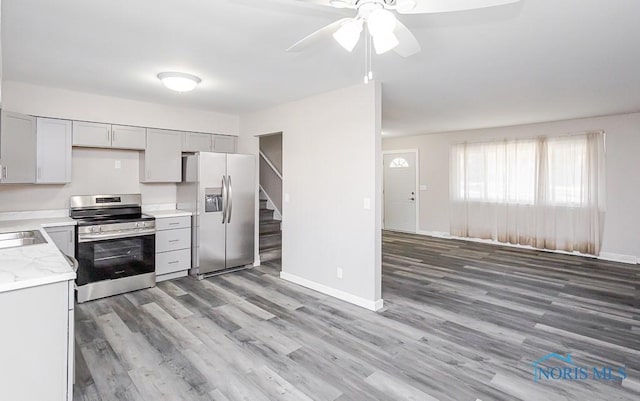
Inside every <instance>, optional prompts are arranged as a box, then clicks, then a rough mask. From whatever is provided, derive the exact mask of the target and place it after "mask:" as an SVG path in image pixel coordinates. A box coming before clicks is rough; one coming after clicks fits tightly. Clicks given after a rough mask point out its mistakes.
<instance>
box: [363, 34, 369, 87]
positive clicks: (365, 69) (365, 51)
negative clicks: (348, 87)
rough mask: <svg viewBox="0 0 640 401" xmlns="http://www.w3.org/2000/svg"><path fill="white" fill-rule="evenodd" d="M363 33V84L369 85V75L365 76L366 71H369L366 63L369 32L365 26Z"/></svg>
mask: <svg viewBox="0 0 640 401" xmlns="http://www.w3.org/2000/svg"><path fill="white" fill-rule="evenodd" d="M364 29H365V31H364V83H365V84H368V83H369V75H367V70H368V69H369V65H368V61H367V60H369V57H368V52H369V30H368V29H367V27H366V26H365V28H364Z"/></svg>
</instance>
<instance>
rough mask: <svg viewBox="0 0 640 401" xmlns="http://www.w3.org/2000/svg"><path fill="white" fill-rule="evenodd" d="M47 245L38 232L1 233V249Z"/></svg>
mask: <svg viewBox="0 0 640 401" xmlns="http://www.w3.org/2000/svg"><path fill="white" fill-rule="evenodd" d="M46 243H47V240H46V239H44V237H43V236H42V234H41V233H40V231H38V230H29V231H16V232H11V233H0V249H4V248H13V247H17V246H26V245H36V244H46Z"/></svg>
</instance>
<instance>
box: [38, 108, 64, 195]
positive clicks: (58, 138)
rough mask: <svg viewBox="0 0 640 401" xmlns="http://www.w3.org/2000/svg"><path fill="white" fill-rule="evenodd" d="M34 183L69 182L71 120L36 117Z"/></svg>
mask: <svg viewBox="0 0 640 401" xmlns="http://www.w3.org/2000/svg"><path fill="white" fill-rule="evenodd" d="M36 138H37V145H36V149H37V150H36V159H37V160H36V163H37V164H36V167H37V173H36V183H38V184H59V183H67V182H71V121H69V120H58V119H54V118H40V117H38V118H37V119H36Z"/></svg>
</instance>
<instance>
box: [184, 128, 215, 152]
mask: <svg viewBox="0 0 640 401" xmlns="http://www.w3.org/2000/svg"><path fill="white" fill-rule="evenodd" d="M211 137H212V135H211V134H201V133H199V132H185V133H184V134H183V136H182V151H183V152H211V149H212V145H213V143H212V142H213V141H212V138H211Z"/></svg>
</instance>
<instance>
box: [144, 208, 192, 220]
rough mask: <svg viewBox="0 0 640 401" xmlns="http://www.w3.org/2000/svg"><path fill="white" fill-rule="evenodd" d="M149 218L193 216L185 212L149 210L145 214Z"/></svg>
mask: <svg viewBox="0 0 640 401" xmlns="http://www.w3.org/2000/svg"><path fill="white" fill-rule="evenodd" d="M145 213H146V214H148V215H149V216H153V217H155V218H156V219H162V218H168V217H185V216H191V212H185V211H184V210H178V209H173V210H148V211H146V212H145Z"/></svg>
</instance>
